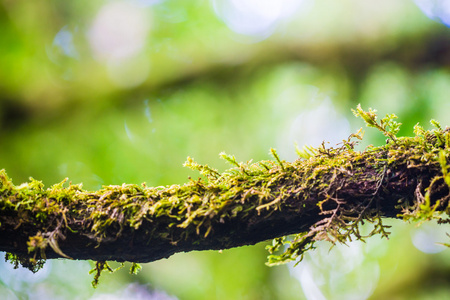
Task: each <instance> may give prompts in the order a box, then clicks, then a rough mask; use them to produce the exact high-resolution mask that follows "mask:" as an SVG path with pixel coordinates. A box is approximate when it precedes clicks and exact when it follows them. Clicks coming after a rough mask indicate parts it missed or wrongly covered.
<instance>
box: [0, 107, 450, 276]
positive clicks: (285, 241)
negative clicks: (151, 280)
mask: <svg viewBox="0 0 450 300" xmlns="http://www.w3.org/2000/svg"><path fill="white" fill-rule="evenodd" d="M354 113H355V115H356V116H359V117H362V118H363V119H364V121H365V122H366V124H367V125H368V126H369V127H375V128H377V129H378V130H380V131H381V132H382V133H383V134H384V135H386V136H387V137H388V138H389V139H388V141H387V143H386V145H383V146H380V147H373V146H370V147H368V148H367V149H366V150H364V151H356V150H355V145H356V144H357V142H358V141H359V140H361V139H362V136H363V133H362V130H360V131H359V132H358V133H356V134H352V135H351V136H350V137H349V138H348V139H347V140H344V141H343V142H342V144H341V145H340V146H338V147H325V145H324V144H322V146H320V147H317V148H312V147H307V148H304V149H303V150H298V154H299V156H300V158H299V159H298V160H296V161H294V162H286V161H283V160H281V159H280V158H279V157H278V155H277V153H276V151H275V150H273V149H271V151H270V153H271V154H272V156H273V157H274V160H273V161H261V162H256V163H252V162H247V163H240V162H237V161H236V159H235V157H233V156H230V155H227V154H224V153H222V154H221V157H222V158H223V159H224V160H226V161H228V162H229V163H230V164H231V165H232V166H233V168H231V169H230V170H228V171H225V172H224V173H219V172H218V171H217V170H215V169H214V168H211V167H209V166H208V165H201V164H198V163H196V162H195V161H194V160H192V159H191V158H188V160H187V162H186V163H185V166H187V167H190V168H192V169H194V170H197V171H199V172H200V174H201V175H203V177H202V178H199V179H198V180H193V179H190V181H189V182H188V183H186V184H184V185H171V186H165V187H147V186H145V184H143V185H135V184H123V185H113V186H104V187H103V188H102V189H101V190H99V191H85V190H83V189H82V188H81V185H72V184H70V183H69V184H68V186H66V180H64V181H62V182H61V183H58V184H55V185H53V186H52V187H50V188H47V189H45V188H44V186H43V184H42V183H41V182H40V181H37V180H34V179H32V178H31V179H30V182H29V183H25V184H22V185H20V186H15V185H14V184H13V183H12V181H11V180H10V179H9V178H8V177H7V175H6V172H5V171H4V170H2V171H0V222H1V223H0V250H4V251H8V252H9V253H14V254H8V255H7V259H9V260H12V261H13V262H14V263H15V264H19V263H21V264H23V265H25V266H27V267H29V268H30V269H32V270H36V269H37V268H38V267H39V266H41V263H42V262H43V260H45V259H46V258H54V257H65V258H74V259H94V260H97V261H98V263H97V265H96V268H95V269H94V271H93V272H95V273H96V275H95V279H94V284H96V283H97V282H98V276H99V274H100V273H101V272H102V271H104V270H108V271H111V268H109V267H108V265H107V264H106V261H107V260H116V261H133V262H146V261H152V260H156V259H160V258H164V257H168V256H170V255H172V254H173V253H175V252H180V251H191V250H204V249H224V248H230V247H237V246H241V245H248V244H254V243H257V242H259V241H263V240H267V239H271V238H275V239H274V241H273V243H272V245H271V246H269V247H268V250H269V253H270V255H269V261H268V264H269V265H276V264H280V263H285V262H288V261H292V260H298V259H301V257H302V255H303V253H304V252H305V251H308V250H309V249H313V248H314V243H315V242H316V241H318V240H327V241H330V242H332V243H336V242H342V243H345V242H347V241H349V240H352V239H360V240H363V239H364V238H366V237H368V236H372V235H375V234H381V236H385V237H386V236H387V235H388V234H389V232H388V231H387V230H388V226H386V225H384V224H383V223H382V218H383V217H397V218H403V219H404V220H413V221H419V222H421V221H428V220H432V219H434V220H437V221H438V222H439V223H448V222H449V218H448V216H449V214H450V205H449V199H450V192H449V184H450V173H449V166H448V162H449V151H450V150H449V149H450V148H449V144H450V131H449V130H448V129H442V128H441V127H440V125H439V124H438V123H437V122H435V121H433V122H432V124H433V125H434V126H435V129H433V130H431V131H426V130H424V129H423V128H422V127H420V126H419V125H416V126H415V130H414V132H415V136H414V137H397V132H398V130H399V127H400V123H397V122H396V121H395V119H396V116H395V115H387V116H386V117H385V118H383V119H381V120H380V121H378V119H377V115H376V113H375V111H374V110H369V111H368V112H366V111H364V110H362V109H361V107H360V106H358V107H357V109H356V110H355V111H354ZM364 222H368V223H372V224H373V229H372V231H371V232H370V233H369V234H368V235H366V236H363V235H362V234H361V232H360V225H361V224H363V223H364ZM19 230H20V234H19V235H17V232H18V231H19ZM292 234H293V235H292ZM17 236H18V237H17ZM10 239H13V240H14V241H13V242H9V240H10ZM49 246H50V247H49ZM137 269H138V268H137V265H133V266H132V271H133V272H134V271H136V270H137Z"/></svg>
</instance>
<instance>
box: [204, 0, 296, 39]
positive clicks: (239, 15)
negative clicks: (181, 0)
mask: <svg viewBox="0 0 450 300" xmlns="http://www.w3.org/2000/svg"><path fill="white" fill-rule="evenodd" d="M211 1H212V4H213V7H214V10H215V12H216V14H217V15H218V16H219V18H221V19H222V20H223V21H224V22H225V24H226V25H227V26H228V27H229V28H230V29H231V30H233V31H234V32H236V33H238V34H242V35H247V36H252V37H257V38H259V39H260V40H262V39H265V38H267V37H268V36H270V35H271V34H272V33H273V31H274V30H275V28H276V26H277V25H278V23H279V22H280V21H281V20H283V19H285V18H287V17H290V16H292V15H293V14H294V13H295V12H296V11H297V10H298V9H299V7H300V6H301V4H303V2H304V0H279V1H272V0H211Z"/></svg>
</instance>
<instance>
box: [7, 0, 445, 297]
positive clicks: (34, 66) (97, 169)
mask: <svg viewBox="0 0 450 300" xmlns="http://www.w3.org/2000/svg"><path fill="white" fill-rule="evenodd" d="M266 2H267V3H269V1H263V2H261V3H262V4H261V3H260V4H259V5H255V3H257V1H253V2H252V1H243V2H242V3H244V4H245V5H244V4H242V5H244V6H242V7H240V8H239V9H236V8H234V10H233V9H232V8H233V7H232V5H233V3H234V5H237V4H236V3H237V2H236V1H225V0H224V1H219V0H217V1H206V0H195V1H181V0H166V1H163V0H161V1H156V0H155V1H151V0H148V1H145V0H129V1H125V0H123V1H106V0H105V1H97V2H95V1H94V2H93V1H60V0H53V1H11V0H1V1H0V145H1V147H0V168H5V169H6V170H7V172H8V174H9V175H10V176H11V177H12V178H13V179H14V181H15V182H16V183H19V182H22V181H25V180H27V179H28V177H29V176H32V177H34V178H36V179H39V180H43V182H44V183H45V184H46V185H50V184H53V183H55V182H60V181H61V180H62V179H63V178H65V177H69V179H70V180H71V181H72V182H74V183H80V182H82V183H83V185H84V188H86V189H98V188H99V187H100V186H101V185H108V184H121V183H123V182H127V183H140V182H147V184H148V185H152V186H158V185H166V184H172V183H182V182H184V181H186V180H187V177H188V176H193V177H196V176H198V175H197V174H195V173H194V172H192V171H190V170H188V169H186V168H182V164H183V162H184V161H185V158H186V157H187V156H191V157H194V158H195V159H196V160H197V161H199V162H200V163H207V164H209V165H211V166H214V167H217V168H219V169H221V170H223V169H224V168H226V167H227V166H226V165H225V164H224V163H223V162H222V161H220V160H219V158H218V153H219V152H221V151H225V152H227V153H230V154H234V155H235V156H236V157H237V159H238V161H239V160H241V161H247V160H250V159H254V160H260V159H269V158H270V156H269V154H268V151H269V149H270V148H271V147H276V148H277V150H278V153H280V155H281V156H282V159H294V158H295V157H294V156H293V155H294V153H295V148H294V143H295V142H298V143H299V146H302V144H304V143H310V142H311V141H313V138H314V137H316V138H317V137H319V138H321V137H323V139H327V140H328V139H332V138H334V140H336V141H339V140H342V139H345V138H347V136H345V135H344V136H336V135H338V134H337V132H346V131H348V130H349V128H351V130H352V131H356V130H357V129H358V128H359V127H361V126H362V124H361V123H360V122H359V121H357V120H356V119H354V118H352V116H351V112H350V108H354V107H356V104H357V103H361V104H362V105H363V107H373V108H376V109H377V110H378V111H379V114H380V115H384V114H386V113H395V114H396V115H398V116H399V121H400V122H402V123H403V126H402V129H401V132H400V133H399V135H402V134H403V135H411V134H412V128H413V125H414V124H416V123H417V122H420V123H421V124H422V125H423V126H425V127H427V126H428V124H427V122H428V120H429V119H431V118H435V119H437V120H439V121H440V122H441V124H443V125H444V126H445V125H447V124H450V114H449V113H448V111H450V102H449V101H448V99H447V97H448V95H449V94H450V71H449V65H450V60H449V59H448V51H449V49H450V30H449V29H448V28H447V27H445V26H444V25H443V24H441V23H439V22H437V21H435V20H431V19H429V18H428V17H427V16H426V14H425V13H424V12H423V11H421V10H420V9H419V6H417V5H415V3H414V2H413V1H409V0H402V1H389V0H384V1H376V2H367V1H357V0H339V1H333V0H323V1H306V0H304V1H297V2H298V3H297V2H296V1H280V2H277V4H272V5H275V6H273V7H269V8H266V7H265V6H264V5H268V4H267V3H266ZM416 2H417V3H422V5H423V3H425V1H416ZM280 3H281V4H280ZM436 3H437V2H436ZM282 4H283V5H285V7H288V8H289V7H293V8H292V9H288V12H286V11H285V10H282V8H283V7H284V6H276V5H282ZM294 4H295V5H294ZM289 5H290V6H289ZM296 5H297V6H296ZM230 7H231V8H230ZM264 8H265V9H264ZM245 9H247V14H248V15H247V16H246V15H245V14H244V13H243V12H245V11H246V10H245ZM277 9H278V10H279V11H277ZM111 11H112V12H113V13H111ZM117 11H119V14H117ZM230 11H232V12H233V11H234V12H236V11H237V12H239V14H238V15H237V16H238V17H239V18H237V17H236V16H234V17H235V19H236V18H237V19H236V20H237V21H241V22H242V21H243V20H244V21H245V20H248V23H245V24H246V26H250V27H248V28H253V29H252V30H253V31H252V32H253V33H252V34H247V35H245V34H238V33H236V32H235V31H237V30H238V29H239V28H238V27H236V26H237V25H236V24H240V23H236V22H237V21H236V20H235V19H233V15H231V17H229V19H226V18H225V16H227V14H229V13H230ZM255 12H257V13H255ZM275 12H279V13H278V15H276V14H275ZM281 12H283V13H281ZM114 13H115V14H114ZM108 14H109V15H108ZM111 14H112V17H111ZM105 15H106V17H105ZM127 16H128V17H127ZM105 19H106V20H107V21H108V20H109V21H108V22H109V23H108V22H106V23H105V21H103V23H102V22H100V21H102V20H105ZM441 19H442V18H441ZM111 20H112V21H111ZM233 20H234V21H233ZM263 21H264V22H266V23H264V24H265V26H266V27H264V28H265V29H264V30H262V31H260V32H256V31H255V30H256V29H255V28H257V27H255V26H257V25H258V24H263V23H262V22H263ZM233 22H235V23H233ZM258 22H260V23H258ZM99 24H100V25H99ZM233 24H234V25H233ZM245 24H244V25H245ZM267 24H268V25H267ZM241 25H242V24H241ZM96 26H97V27H96ZM233 26H234V27H233ZM242 26H243V25H242ZM252 26H253V27H252ZM261 26H262V25H261ZM242 28H244V27H242ZM242 28H241V30H244V29H242ZM248 28H247V29H248ZM233 30H234V31H233ZM255 32H256V33H255ZM133 38H135V39H134V40H133ZM139 39H140V40H139ZM133 47H134V48H133ZM322 104H325V105H326V106H327V107H328V109H329V110H324V109H323V106H321V105H322ZM330 111H333V112H336V113H333V117H332V118H331V117H329V118H327V114H329V113H330ZM320 112H322V115H321V114H320ZM324 114H325V115H324ZM311 120H313V121H314V122H312V121H311ZM304 124H307V125H304ZM337 124H341V125H342V126H341V125H339V126H337ZM345 124H349V125H348V128H347V127H345V126H344V125H345ZM316 125H317V126H316ZM319 125H320V126H319ZM302 126H303V127H302ZM337 127H340V129H342V130H341V131H338V129H339V128H337ZM349 133H350V132H348V134H349ZM339 134H341V133H339ZM365 138H366V139H365V142H364V143H366V144H364V145H367V144H369V143H373V144H381V143H384V139H385V137H383V136H382V135H380V134H379V133H377V132H376V131H375V130H373V131H371V130H366V137H365ZM334 140H333V141H334ZM364 145H363V147H364ZM433 228H434V227H433ZM420 230H421V229H420V228H419V229H416V228H414V227H413V226H412V225H411V226H408V225H402V224H398V223H396V222H394V227H393V228H392V231H393V234H392V236H391V239H390V240H389V241H385V240H383V241H378V240H374V241H368V243H367V244H364V245H360V246H358V247H356V248H354V247H353V246H352V247H349V248H348V249H358V250H357V251H359V252H357V253H359V254H361V255H363V256H362V258H361V260H360V262H361V263H360V264H359V265H358V264H355V267H354V268H353V269H352V270H347V271H345V270H344V269H342V261H341V259H340V258H339V257H336V255H337V254H336V253H340V252H335V256H333V255H332V253H333V251H335V249H332V250H331V251H330V252H328V251H327V250H328V247H329V245H323V247H322V246H321V249H322V248H323V249H326V251H320V250H319V249H318V250H317V251H316V252H313V253H312V254H311V258H306V259H305V260H306V261H307V262H306V264H303V263H302V264H300V265H299V266H298V267H296V270H310V272H309V273H308V272H306V271H298V272H299V274H300V275H298V274H297V275H295V274H296V272H297V271H295V272H294V271H292V269H291V268H290V267H287V266H282V267H277V268H268V267H266V266H265V265H264V262H265V261H266V258H265V256H266V255H267V253H266V252H265V250H264V245H257V246H253V247H244V248H241V249H232V250H226V251H224V252H223V253H217V252H201V253H188V254H177V255H175V256H174V257H172V258H170V259H168V260H164V261H159V262H154V263H150V264H146V265H144V268H143V270H142V271H141V273H140V274H139V275H137V276H131V275H129V274H127V272H126V270H123V272H122V271H120V272H119V273H118V274H114V276H108V275H106V276H104V278H102V279H103V282H101V283H100V286H99V288H98V289H97V290H95V291H93V290H91V287H90V284H89V282H90V281H91V280H92V278H90V277H89V276H88V274H87V273H88V270H89V269H90V267H89V265H88V263H87V262H72V261H53V262H52V264H50V265H49V266H47V271H46V270H45V269H44V270H43V271H41V272H42V273H37V274H36V275H33V276H35V277H30V276H28V277H27V275H25V273H19V272H22V271H24V270H10V269H11V268H10V266H8V265H6V264H0V274H3V275H0V295H1V298H2V299H4V298H6V299H27V298H29V299H36V298H39V297H40V298H52V299H59V298H61V299H70V298H72V299H86V298H91V299H101V297H106V296H105V295H109V296H110V298H111V297H113V296H112V295H114V297H116V299H124V298H126V297H129V296H130V295H134V296H135V297H136V298H137V296H136V295H146V296H145V297H147V298H145V299H167V297H168V296H167V295H172V297H177V298H178V299H323V298H320V296H322V297H326V299H363V298H368V297H369V298H370V297H371V299H383V298H384V299H386V298H388V299H445V298H447V297H448V295H450V289H449V286H450V284H449V281H448V278H450V254H449V253H448V250H447V251H443V252H438V253H435V254H426V253H424V252H422V251H419V250H418V249H417V248H416V247H417V246H416V247H415V246H414V245H416V244H414V245H413V242H414V241H416V240H417V239H416V238H415V237H417V236H418V235H419V233H420V232H422V231H420ZM438 231H439V232H441V231H445V228H444V229H442V228H440V229H439V230H438V229H433V230H432V232H438ZM444 237H445V234H444ZM443 242H445V241H443ZM425 243H431V244H433V243H434V242H432V241H431V242H430V241H428V242H425ZM345 249H347V248H345V247H344V248H343V249H340V250H339V251H344V252H343V253H344V254H342V255H343V256H344V257H346V256H349V255H353V257H356V256H355V252H351V251H350V250H348V249H347V250H345ZM336 251H338V250H336ZM345 251H347V252H345ZM352 251H356V250H352ZM436 251H437V250H436ZM359 254H358V255H359ZM314 255H316V257H314ZM333 257H334V258H333ZM314 261H316V262H317V261H323V263H321V264H320V266H321V267H319V265H317V264H314ZM307 265H308V266H309V269H308V268H307V267H306V266H307ZM314 266H315V267H314ZM358 266H360V267H358ZM361 266H363V267H361ZM364 266H365V267H364ZM332 270H338V272H337V273H336V272H335V273H333V272H332ZM352 272H353V273H352ZM5 274H6V275H5ZM30 274H31V273H30ZM348 274H353V275H348ZM338 275H339V276H340V279H339V280H338V279H337V277H336V276H338ZM347 275H348V276H347ZM39 276H40V277H39ZM308 276H309V277H308ZM333 276H334V277H333ZM352 276H353V277H352ZM358 277H359V278H367V280H368V281H370V282H371V285H367V288H366V289H365V290H364V291H362V292H361V293H360V294H358V293H356V291H357V289H356V288H355V284H354V278H358ZM352 278H353V279H352ZM308 280H310V281H308ZM308 282H312V283H314V284H312V283H311V284H306V283H308ZM333 282H334V283H336V282H339V284H337V285H336V284H333ZM130 283H134V285H133V286H130V285H129V284H130ZM313 286H316V287H317V289H319V291H321V292H320V293H319V294H317V291H314V288H311V287H313ZM361 286H365V285H361ZM155 290H156V291H161V293H156V292H155ZM152 291H153V292H152ZM162 291H165V292H162ZM352 291H353V292H354V293H353V294H352ZM315 292H316V294H314V293H315ZM145 293H147V294H145ZM164 293H167V295H166V296H164V295H165V294H164ZM102 295H103V296H102ZM314 295H315V296H314ZM120 297H122V298H120ZM142 297H144V296H142ZM151 297H153V298H151ZM163 297H166V298H163ZM314 297H316V298H314ZM143 299H144V298H143Z"/></svg>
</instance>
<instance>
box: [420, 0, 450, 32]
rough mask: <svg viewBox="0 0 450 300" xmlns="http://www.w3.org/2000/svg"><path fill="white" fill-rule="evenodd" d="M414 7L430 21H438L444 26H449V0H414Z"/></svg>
mask: <svg viewBox="0 0 450 300" xmlns="http://www.w3.org/2000/svg"><path fill="white" fill-rule="evenodd" d="M414 2H415V3H416V5H417V6H418V7H419V8H420V9H421V10H422V11H423V13H424V14H425V15H426V16H427V17H428V18H430V19H433V20H435V19H438V20H440V21H441V22H442V23H444V24H445V25H446V26H450V1H449V0H414Z"/></svg>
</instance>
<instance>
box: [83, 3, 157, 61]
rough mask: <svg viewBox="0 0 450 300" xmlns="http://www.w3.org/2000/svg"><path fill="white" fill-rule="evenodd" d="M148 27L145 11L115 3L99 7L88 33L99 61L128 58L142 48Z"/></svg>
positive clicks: (135, 6) (126, 4) (131, 5)
mask: <svg viewBox="0 0 450 300" xmlns="http://www.w3.org/2000/svg"><path fill="white" fill-rule="evenodd" d="M149 28H150V22H149V16H148V15H147V14H146V13H145V10H144V9H142V7H139V6H138V5H135V4H133V3H132V2H126V1H115V2H110V3H108V4H106V5H105V6H103V7H102V9H101V10H100V11H99V12H98V14H97V16H96V17H95V19H94V22H93V24H92V26H91V28H90V30H89V32H88V39H89V42H90V44H91V47H92V50H93V51H94V55H95V56H96V57H97V58H99V59H122V58H128V57H131V56H133V55H135V54H137V53H139V52H140V50H141V49H142V48H143V46H144V44H145V41H146V38H147V33H148V31H149Z"/></svg>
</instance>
